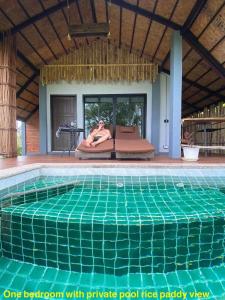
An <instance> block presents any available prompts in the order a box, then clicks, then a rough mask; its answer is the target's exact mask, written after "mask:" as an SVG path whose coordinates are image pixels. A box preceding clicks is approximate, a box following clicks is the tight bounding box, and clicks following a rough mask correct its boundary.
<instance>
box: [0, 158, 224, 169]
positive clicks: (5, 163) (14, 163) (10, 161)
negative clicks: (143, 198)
mask: <svg viewBox="0 0 225 300" xmlns="http://www.w3.org/2000/svg"><path fill="white" fill-rule="evenodd" d="M36 163H54V164H58V163H59V164H68V163H69V164H70V163H73V164H76V163H79V164H80V163H82V164H87V163H92V164H93V163H104V164H109V165H112V164H127V163H129V164H135V165H136V164H140V165H141V164H144V165H149V166H152V165H157V164H163V165H165V164H168V165H170V164H174V163H176V164H181V165H185V166H188V165H190V162H184V161H183V160H182V159H171V158H168V157H166V156H156V157H155V158H154V159H152V160H149V161H147V160H116V159H110V160H109V159H108V160H106V159H101V160H100V159H98V160H93V159H91V160H79V159H76V158H75V157H74V155H73V154H71V156H69V155H68V154H64V155H63V156H62V155H35V156H34V155H32V156H18V157H16V158H2V159H0V170H2V169H7V168H12V167H18V166H24V165H29V164H36ZM221 163H224V164H225V155H220V156H207V157H205V156H200V158H199V161H198V162H194V164H196V165H204V164H218V165H219V164H221ZM191 164H193V162H192V163H191Z"/></svg>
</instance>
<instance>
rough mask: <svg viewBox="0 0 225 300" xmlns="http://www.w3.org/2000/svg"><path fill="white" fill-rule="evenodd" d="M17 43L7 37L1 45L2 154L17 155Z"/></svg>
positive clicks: (0, 137)
mask: <svg viewBox="0 0 225 300" xmlns="http://www.w3.org/2000/svg"><path fill="white" fill-rule="evenodd" d="M16 141H17V138H16V42H15V38H12V37H9V36H6V37H4V39H3V42H1V44H0V154H1V155H4V156H6V157H14V156H16V155H17V142H16Z"/></svg>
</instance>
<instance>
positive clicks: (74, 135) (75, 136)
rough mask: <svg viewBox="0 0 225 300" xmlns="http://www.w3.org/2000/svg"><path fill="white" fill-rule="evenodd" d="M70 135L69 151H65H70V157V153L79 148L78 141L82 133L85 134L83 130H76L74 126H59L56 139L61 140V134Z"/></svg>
mask: <svg viewBox="0 0 225 300" xmlns="http://www.w3.org/2000/svg"><path fill="white" fill-rule="evenodd" d="M64 132H66V133H69V134H70V139H69V145H68V149H65V150H64V151H63V152H65V151H69V156H70V151H72V149H73V148H75V147H77V141H78V140H79V137H80V133H81V132H83V133H84V129H83V128H76V127H72V126H59V128H58V130H57V132H56V137H57V138H60V135H61V133H64Z"/></svg>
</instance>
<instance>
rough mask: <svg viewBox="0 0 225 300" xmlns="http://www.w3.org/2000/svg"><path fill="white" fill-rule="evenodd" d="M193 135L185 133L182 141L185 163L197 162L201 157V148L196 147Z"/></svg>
mask: <svg viewBox="0 0 225 300" xmlns="http://www.w3.org/2000/svg"><path fill="white" fill-rule="evenodd" d="M191 136H192V134H190V133H189V132H188V131H185V132H184V138H183V140H182V148H183V155H184V157H183V160H185V161H197V160H198V156H199V147H198V146H194V145H193V142H192V138H191Z"/></svg>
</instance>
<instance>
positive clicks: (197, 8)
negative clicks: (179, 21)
mask: <svg viewBox="0 0 225 300" xmlns="http://www.w3.org/2000/svg"><path fill="white" fill-rule="evenodd" d="M206 2H207V0H197V1H196V3H195V5H194V6H193V8H192V10H191V13H190V14H189V16H188V17H187V19H186V21H185V23H184V25H183V29H182V30H181V33H182V34H183V33H184V32H185V31H186V30H187V29H189V28H191V26H192V25H193V23H194V22H195V20H196V19H197V17H198V16H199V14H200V12H201V11H202V9H203V7H204V6H205V5H206Z"/></svg>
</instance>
